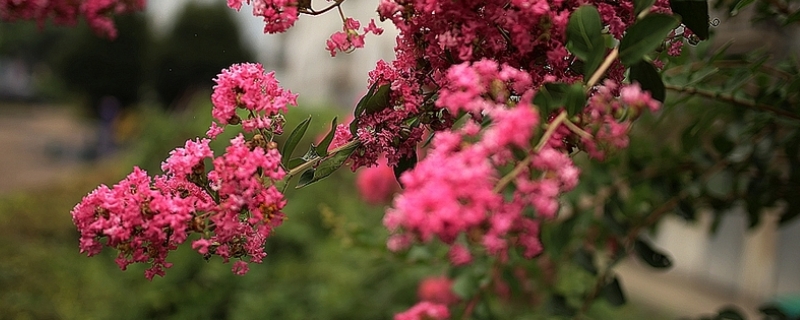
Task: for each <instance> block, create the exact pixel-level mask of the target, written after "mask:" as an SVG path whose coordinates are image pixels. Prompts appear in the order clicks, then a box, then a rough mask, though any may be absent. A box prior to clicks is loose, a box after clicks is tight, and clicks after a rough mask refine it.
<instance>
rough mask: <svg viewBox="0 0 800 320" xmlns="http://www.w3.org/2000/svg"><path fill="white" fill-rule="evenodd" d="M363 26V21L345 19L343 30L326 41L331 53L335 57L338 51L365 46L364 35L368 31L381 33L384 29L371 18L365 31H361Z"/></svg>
mask: <svg viewBox="0 0 800 320" xmlns="http://www.w3.org/2000/svg"><path fill="white" fill-rule="evenodd" d="M360 27H361V22H359V21H358V20H355V19H353V18H347V19H345V20H344V23H343V26H342V31H338V32H335V33H334V34H332V35H331V37H330V39H328V41H326V46H325V48H326V49H327V50H328V51H329V52H330V53H331V57H335V56H336V53H337V52H346V53H349V52H352V51H353V50H355V49H356V48H363V47H364V36H366V35H367V34H368V33H372V34H375V35H380V34H382V33H383V29H381V28H378V27H377V26H376V25H375V20H374V19H373V20H370V22H369V25H368V26H366V27H364V32H363V33H359V32H358V28H360Z"/></svg>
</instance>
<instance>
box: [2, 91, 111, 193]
mask: <svg viewBox="0 0 800 320" xmlns="http://www.w3.org/2000/svg"><path fill="white" fill-rule="evenodd" d="M95 139H96V137H95V130H94V128H93V126H91V125H89V124H88V122H87V121H83V120H82V119H79V118H78V117H77V116H75V115H74V114H73V113H72V110H70V109H69V108H58V107H53V106H18V105H7V104H5V103H3V102H0V194H7V193H9V192H12V191H18V190H30V189H32V188H36V187H42V186H46V185H48V184H51V183H54V182H60V181H63V180H64V179H67V178H69V177H70V175H73V174H75V173H76V172H77V169H78V168H79V167H80V166H81V164H82V163H85V160H86V159H88V158H89V157H90V154H89V153H87V150H89V149H90V148H88V147H90V146H91V145H92V144H93V141H94V140H95Z"/></svg>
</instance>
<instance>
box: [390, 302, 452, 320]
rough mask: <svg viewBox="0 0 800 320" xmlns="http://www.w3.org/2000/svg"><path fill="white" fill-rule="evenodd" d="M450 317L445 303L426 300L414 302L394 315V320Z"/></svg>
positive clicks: (428, 319)
mask: <svg viewBox="0 0 800 320" xmlns="http://www.w3.org/2000/svg"><path fill="white" fill-rule="evenodd" d="M445 319H450V310H448V309H447V306H446V305H443V304H437V303H433V302H428V301H422V302H420V303H417V304H415V305H414V306H413V307H411V309H408V310H406V311H405V312H402V313H398V314H396V315H394V320H445Z"/></svg>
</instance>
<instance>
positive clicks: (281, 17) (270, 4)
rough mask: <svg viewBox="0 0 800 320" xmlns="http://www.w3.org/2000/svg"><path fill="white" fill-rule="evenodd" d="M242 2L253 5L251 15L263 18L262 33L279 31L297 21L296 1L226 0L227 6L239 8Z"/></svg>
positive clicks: (286, 28)
mask: <svg viewBox="0 0 800 320" xmlns="http://www.w3.org/2000/svg"><path fill="white" fill-rule="evenodd" d="M242 3H247V4H252V5H253V16H256V17H262V18H264V23H265V24H264V33H281V32H284V31H286V30H288V29H289V28H291V27H292V26H293V25H294V22H295V21H297V16H298V15H299V14H300V12H299V11H298V7H297V6H298V2H297V1H292V0H244V1H243V0H228V7H230V8H233V9H236V10H237V11H238V10H241V9H242Z"/></svg>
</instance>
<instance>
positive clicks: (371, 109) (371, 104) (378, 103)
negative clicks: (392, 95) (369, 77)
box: [364, 84, 390, 114]
mask: <svg viewBox="0 0 800 320" xmlns="http://www.w3.org/2000/svg"><path fill="white" fill-rule="evenodd" d="M389 92H390V90H389V85H388V84H385V85H382V86H380V87H379V88H378V91H375V94H373V95H372V96H371V97H369V99H367V103H366V104H365V105H364V112H365V113H366V114H370V113H375V112H378V111H381V110H383V109H386V107H388V106H389Z"/></svg>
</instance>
